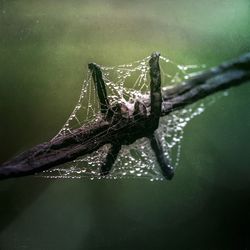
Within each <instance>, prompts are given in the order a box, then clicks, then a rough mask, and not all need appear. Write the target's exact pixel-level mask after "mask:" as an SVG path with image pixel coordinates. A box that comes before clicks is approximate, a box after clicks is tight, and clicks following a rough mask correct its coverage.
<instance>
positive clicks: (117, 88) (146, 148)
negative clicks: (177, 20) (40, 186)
mask: <svg viewBox="0 0 250 250" xmlns="http://www.w3.org/2000/svg"><path fill="white" fill-rule="evenodd" d="M149 59H150V56H148V57H146V58H143V59H142V60H138V61H135V62H132V63H129V64H123V65H118V66H110V67H105V66H100V67H101V70H102V73H103V79H104V82H105V84H106V87H107V93H108V97H109V102H110V103H111V104H112V103H116V102H125V103H126V104H127V106H129V105H134V103H135V101H136V100H137V99H140V98H142V97H143V96H144V95H146V94H149V84H150V79H149V66H148V61H149ZM160 67H161V77H162V87H166V86H169V85H172V84H176V83H178V82H181V81H183V80H185V79H187V78H189V76H190V75H192V74H193V73H194V72H195V71H197V70H198V69H200V68H202V67H204V65H201V66H198V65H180V64H177V63H175V62H173V61H172V60H170V59H169V58H167V57H164V56H160ZM99 110H100V107H99V102H98V98H97V94H96V90H95V88H94V82H93V80H92V77H91V72H89V71H88V74H87V77H86V79H85V80H84V81H83V85H82V89H81V94H80V97H79V100H78V102H77V104H76V106H75V108H74V110H73V112H72V113H71V115H70V116H69V118H68V119H67V121H66V123H65V124H64V126H63V127H62V128H61V129H60V131H59V132H58V134H57V135H56V136H55V137H54V138H53V139H52V140H54V139H56V138H58V137H59V136H62V135H66V134H69V133H71V134H74V129H75V128H79V127H81V126H83V125H85V124H87V123H92V122H95V121H98V120H99V119H101V116H100V113H99ZM203 111H204V104H203V103H200V104H198V105H197V104H194V105H191V106H189V107H187V108H184V109H182V110H180V111H175V112H173V113H171V114H170V115H168V116H166V117H164V118H161V120H160V125H159V128H158V129H157V131H156V132H157V133H158V135H159V137H160V139H161V142H162V145H163V147H164V149H165V150H164V151H165V156H166V157H168V159H169V161H170V163H171V165H172V166H173V167H174V168H176V167H177V166H178V164H179V160H180V153H181V141H182V139H183V131H184V128H185V126H186V125H187V124H188V122H189V121H190V120H192V119H193V118H194V117H195V116H197V115H199V114H201V113H202V112H203ZM107 133H108V131H107ZM93 139H94V138H93ZM109 147H110V145H104V146H103V147H101V148H100V149H99V150H97V151H96V152H94V153H92V154H90V155H87V156H84V157H79V158H77V159H76V160H74V161H73V162H70V163H66V164H64V165H61V166H59V167H56V168H52V169H49V170H46V171H44V172H43V173H42V176H43V177H46V178H83V177H87V178H90V179H103V178H105V179H121V178H146V179H149V180H151V181H154V180H163V179H164V177H163V176H162V174H161V170H160V167H159V166H158V163H157V161H156V157H155V155H154V153H153V151H152V149H151V147H150V143H149V140H148V139H147V138H141V139H139V140H137V141H136V142H135V143H133V144H131V145H129V146H122V149H121V151H120V153H119V156H118V158H117V159H116V162H115V164H114V165H113V167H112V169H111V171H110V173H109V174H108V175H106V176H101V174H100V166H101V164H102V162H103V160H104V159H105V157H106V155H107V151H108V149H109Z"/></svg>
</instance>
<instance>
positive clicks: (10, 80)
mask: <svg viewBox="0 0 250 250" xmlns="http://www.w3.org/2000/svg"><path fill="white" fill-rule="evenodd" d="M249 30H250V1H249V0H238V1H235V0H221V1H219V0H216V1H215V0H211V1H207V0H206V1H205V0H187V1H185V0H176V1H173V0H165V1H163V0H155V1H148V0H145V1H131V0H129V1H128V0H126V1H125V0H124V1H118V0H113V1H112V0H108V1H107V0H103V1H101V0H100V1H96V0H92V1H80V0H78V1H77V0H75V1H65V0H60V1H59V0H58V1H56V0H50V1H49V0H44V1H32V0H29V1H27V0H22V1H14V0H8V1H7V0H6V1H5V0H1V1H0V112H1V113H0V114H1V116H0V141H1V153H0V162H3V161H5V160H7V159H9V158H10V157H13V156H14V155H16V154H18V153H20V152H22V151H24V150H26V149H28V148H29V147H32V146H34V145H36V144H38V143H41V142H44V141H48V140H50V139H51V138H52V137H53V136H54V135H55V134H56V133H57V132H58V130H59V129H60V128H61V126H62V125H63V124H64V122H65V120H66V118H67V117H68V115H69V114H70V112H71V111H72V109H73V107H74V105H75V103H76V101H77V99H78V95H79V93H80V89H81V83H82V81H83V79H84V77H85V75H86V71H87V63H88V62H90V61H95V62H97V63H99V64H104V65H117V64H121V63H128V62H131V61H134V60H137V59H141V58H144V57H145V56H148V55H149V54H150V53H151V52H152V51H155V50H158V51H160V52H161V53H162V54H163V55H166V56H168V57H170V58H171V59H172V60H174V61H175V62H177V63H181V64H198V65H200V64H206V65H207V66H208V67H210V66H213V65H217V64H219V63H220V62H222V61H224V60H228V59H231V58H234V57H237V56H239V55H241V54H242V53H245V52H248V51H250V43H249V41H250V40H249V39H250V32H249ZM248 85H249V84H245V85H243V86H241V87H239V88H234V89H231V90H230V91H229V96H228V97H226V98H220V99H219V100H218V101H217V102H216V103H215V104H213V105H211V106H208V107H207V109H206V112H205V113H203V114H202V115H200V116H198V117H196V118H195V119H193V120H192V121H191V122H190V123H189V125H188V126H187V127H186V129H185V133H184V140H183V142H182V154H181V159H180V165H179V167H178V169H177V172H176V176H175V178H174V179H173V181H171V182H167V181H166V182H153V183H152V182H149V181H145V180H119V181H115V180H113V181H110V180H102V181H90V180H85V179H82V180H61V181H58V180H57V181H56V180H47V179H41V178H34V177H24V178H20V179H12V180H8V181H2V182H1V183H0V201H1V203H0V249H1V250H15V249H18V250H19V249H28V250H30V249H34V250H42V249H45V250H50V249H51V250H52V249H53V250H54V249H73V250H74V249H237V250H238V249H249V247H250V240H249V238H250V231H249V223H250V168H249V167H250V166H249V165H250V156H249V153H250V152H249V149H250V140H249V139H250V136H249V131H250V115H249V104H250V99H249V96H250V86H248ZM205 102H206V101H205Z"/></svg>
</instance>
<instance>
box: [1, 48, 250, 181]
mask: <svg viewBox="0 0 250 250" xmlns="http://www.w3.org/2000/svg"><path fill="white" fill-rule="evenodd" d="M249 80H250V53H248V54H245V55H242V56H241V57H239V58H237V59H234V60H231V61H228V62H225V63H223V64H221V65H219V66H217V67H213V68H211V69H209V70H206V71H203V72H199V73H196V74H195V75H193V76H192V77H190V78H189V79H188V80H187V81H185V82H182V83H180V84H178V85H174V86H170V87H168V88H163V89H162V91H161V92H162V93H161V95H162V103H161V106H162V108H161V113H159V103H158V106H157V105H154V103H153V105H152V106H151V109H154V110H155V112H156V113H159V114H158V115H157V114H156V115H154V114H153V113H152V114H151V115H145V114H144V113H143V112H142V113H141V114H140V115H138V114H137V115H135V116H134V117H133V116H131V117H120V119H119V120H118V119H101V120H99V121H97V122H95V123H89V124H86V125H84V126H83V127H81V128H78V129H75V130H74V131H72V134H68V135H63V136H61V137H57V138H55V139H54V140H51V141H49V142H45V143H42V144H39V145H37V146H35V147H33V148H31V149H29V150H27V151H26V152H23V153H21V154H20V155H18V156H16V157H14V158H13V159H11V160H9V161H7V162H5V163H3V164H2V165H1V166H0V179H7V178H10V177H18V176H26V175H30V174H34V173H37V172H41V171H43V170H47V169H49V168H51V167H54V166H57V165H60V164H63V163H66V162H70V161H73V160H74V159H76V158H77V157H79V156H84V155H86V154H90V153H92V152H94V151H96V150H98V149H99V148H100V147H102V146H103V145H105V144H111V145H117V148H114V147H113V148H112V146H111V150H113V151H114V152H115V154H114V155H117V154H118V153H117V151H118V152H119V149H120V146H121V145H129V144H132V143H133V142H134V141H136V140H137V139H139V138H142V137H148V138H152V135H154V130H155V129H156V125H157V126H158V119H159V117H158V116H159V115H161V116H165V115H168V114H170V113H171V112H173V111H175V110H177V109H181V108H184V107H185V106H187V105H189V104H191V103H194V102H196V101H198V100H200V99H202V98H204V97H206V96H208V95H211V94H214V93H216V92H218V91H221V90H225V89H228V88H230V87H233V86H239V85H241V84H243V83H247V82H249ZM151 81H153V78H152V76H151ZM151 90H152V88H151ZM156 92H157V91H156ZM152 98H155V99H156V100H157V95H154V96H153V97H152V92H151V94H150V95H149V96H148V99H145V100H144V102H145V103H150V100H151V101H152ZM153 106H155V107H153ZM103 109H104V107H102V110H103ZM138 109H139V111H140V107H139V108H138ZM151 144H152V145H153V147H156V146H155V145H157V143H156V142H155V139H154V141H151ZM152 145H151V146H152ZM160 149H161V148H160ZM157 150H159V148H157V147H156V151H157ZM158 158H160V157H158ZM114 160H115V159H113V158H110V159H107V160H106V161H110V162H111V164H113V162H114ZM163 161H164V162H167V160H166V159H164V160H163ZM104 168H105V166H104ZM106 168H109V166H108V167H107V166H106ZM166 172H168V170H167V171H166ZM170 178H171V177H170Z"/></svg>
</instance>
